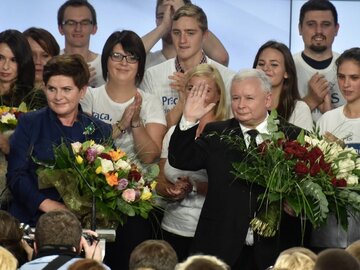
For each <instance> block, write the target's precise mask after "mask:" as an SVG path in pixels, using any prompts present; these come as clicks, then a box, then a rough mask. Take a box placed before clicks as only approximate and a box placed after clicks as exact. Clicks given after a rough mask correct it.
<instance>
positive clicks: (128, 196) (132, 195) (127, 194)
mask: <svg viewBox="0 0 360 270" xmlns="http://www.w3.org/2000/svg"><path fill="white" fill-rule="evenodd" d="M121 197H122V198H123V199H124V200H125V201H126V202H133V201H135V199H136V192H135V189H133V188H128V189H125V190H124V191H123V193H122V194H121Z"/></svg>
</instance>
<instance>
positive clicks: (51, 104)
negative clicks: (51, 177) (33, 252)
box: [7, 55, 111, 226]
mask: <svg viewBox="0 0 360 270" xmlns="http://www.w3.org/2000/svg"><path fill="white" fill-rule="evenodd" d="M89 77H90V72H89V69H88V66H87V64H86V62H85V61H84V59H83V58H82V56H80V55H59V56H55V57H53V58H52V59H51V60H50V61H49V62H48V63H47V64H46V65H45V67H44V83H45V95H46V98H47V101H48V106H47V107H44V108H42V109H40V110H37V111H32V112H28V113H24V114H22V115H20V117H19V121H18V125H17V126H16V129H15V131H14V134H13V135H12V136H11V137H10V153H9V155H8V157H7V158H8V173H7V184H8V186H9V188H10V191H11V193H12V194H13V200H12V202H11V205H10V210H9V212H10V213H11V214H12V215H13V216H14V217H16V218H17V219H18V220H19V221H20V222H23V223H26V224H29V225H30V226H34V225H35V224H36V222H37V220H38V218H39V217H40V215H42V214H43V213H45V212H49V211H52V210H55V209H62V208H66V207H65V205H64V203H63V202H62V199H61V197H60V195H59V193H58V192H57V190H56V189H55V188H54V187H52V188H44V189H39V186H38V176H37V173H36V170H37V168H38V163H37V162H35V160H38V161H43V162H49V161H52V160H54V159H55V157H54V152H53V148H54V146H56V145H60V144H61V143H62V142H65V143H66V144H68V145H70V143H72V142H76V141H79V142H83V141H85V140H94V141H95V142H96V143H102V142H108V140H109V138H111V126H110V125H108V124H106V123H104V122H102V121H100V120H98V119H96V118H93V117H91V116H89V115H87V114H85V113H83V112H82V110H81V107H80V106H79V101H80V99H81V98H82V97H83V96H84V95H85V92H86V90H87V84H88V81H89ZM88 127H94V129H93V130H92V132H91V133H89V132H87V129H88ZM69 147H70V146H69Z"/></svg>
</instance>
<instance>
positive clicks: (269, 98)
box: [265, 92, 272, 110]
mask: <svg viewBox="0 0 360 270" xmlns="http://www.w3.org/2000/svg"><path fill="white" fill-rule="evenodd" d="M271 102H272V95H271V92H268V93H266V99H265V105H266V108H267V109H268V110H270V109H271Z"/></svg>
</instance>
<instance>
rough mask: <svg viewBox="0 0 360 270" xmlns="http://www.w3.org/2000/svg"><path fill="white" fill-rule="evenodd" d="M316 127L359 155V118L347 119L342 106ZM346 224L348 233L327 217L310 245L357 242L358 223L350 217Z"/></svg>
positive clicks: (334, 245) (320, 120) (321, 245)
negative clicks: (342, 141) (352, 148)
mask: <svg viewBox="0 0 360 270" xmlns="http://www.w3.org/2000/svg"><path fill="white" fill-rule="evenodd" d="M317 126H318V127H319V129H320V134H324V133H325V132H326V131H328V132H330V133H332V134H333V135H335V136H336V137H338V138H339V139H343V140H344V142H345V144H346V145H347V146H349V147H354V148H355V149H356V150H357V151H358V153H360V118H353V119H351V118H347V117H346V116H345V115H344V106H341V107H338V108H336V109H333V110H331V111H328V112H326V113H324V114H323V116H322V117H321V118H320V119H319V120H318V122H317ZM358 218H359V217H358ZM348 222H349V226H348V231H347V232H345V231H344V229H343V228H342V227H341V225H338V224H337V221H336V217H335V216H334V215H331V216H329V219H328V221H327V223H326V225H325V226H323V227H321V229H318V230H314V231H313V232H312V236H311V243H312V245H313V246H315V247H339V248H346V247H347V246H348V245H350V244H351V243H352V242H354V241H356V240H359V239H360V230H359V227H360V222H356V220H355V219H354V218H352V217H350V218H348Z"/></svg>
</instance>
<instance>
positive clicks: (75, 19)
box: [57, 0, 105, 87]
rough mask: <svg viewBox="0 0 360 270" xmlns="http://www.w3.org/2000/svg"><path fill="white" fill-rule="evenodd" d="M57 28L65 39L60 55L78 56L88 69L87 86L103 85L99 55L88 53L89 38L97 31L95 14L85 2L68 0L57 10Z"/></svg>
mask: <svg viewBox="0 0 360 270" xmlns="http://www.w3.org/2000/svg"><path fill="white" fill-rule="evenodd" d="M57 21H58V28H59V32H60V34H61V35H63V36H64V37H65V48H64V49H63V50H62V51H61V52H60V53H61V54H80V55H81V56H82V57H84V59H85V61H86V62H87V63H88V65H89V68H90V75H91V77H90V81H89V85H90V86H92V87H98V86H100V85H103V84H105V80H104V79H103V74H102V69H101V55H100V54H98V53H95V52H92V51H90V49H89V47H90V36H91V35H95V34H96V31H97V20H96V12H95V9H94V7H93V6H92V5H91V4H90V3H89V2H88V1H86V0H68V1H66V2H65V3H64V4H63V5H62V6H61V7H60V8H59V10H58V15H57Z"/></svg>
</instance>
